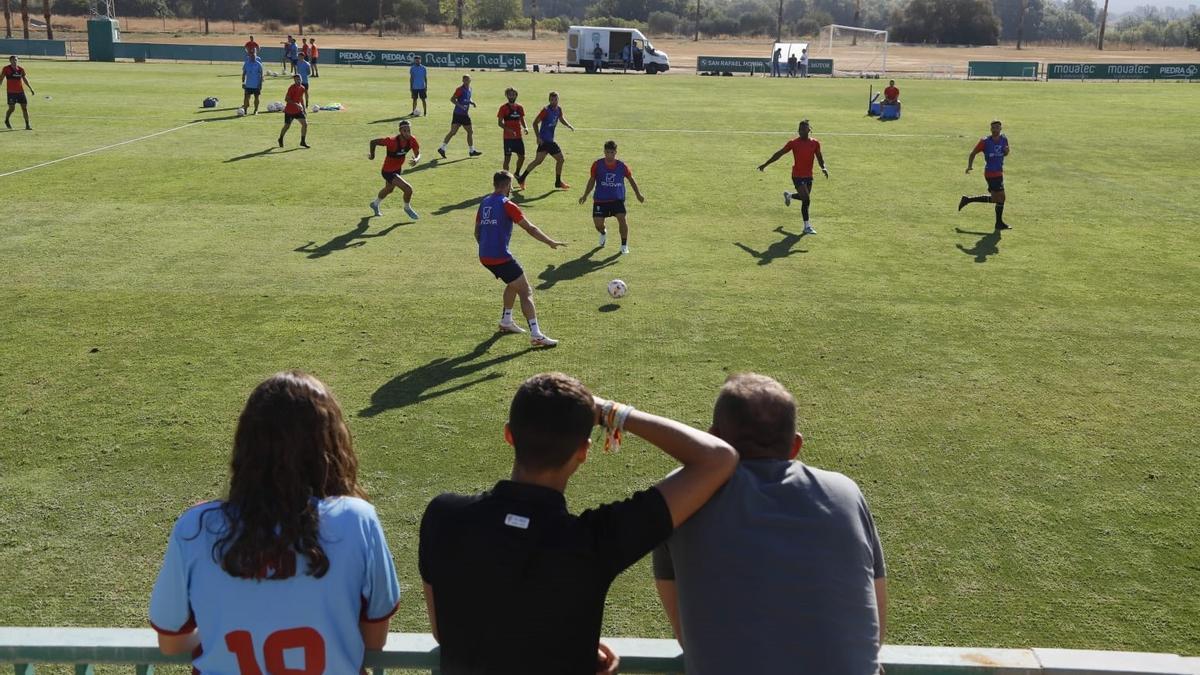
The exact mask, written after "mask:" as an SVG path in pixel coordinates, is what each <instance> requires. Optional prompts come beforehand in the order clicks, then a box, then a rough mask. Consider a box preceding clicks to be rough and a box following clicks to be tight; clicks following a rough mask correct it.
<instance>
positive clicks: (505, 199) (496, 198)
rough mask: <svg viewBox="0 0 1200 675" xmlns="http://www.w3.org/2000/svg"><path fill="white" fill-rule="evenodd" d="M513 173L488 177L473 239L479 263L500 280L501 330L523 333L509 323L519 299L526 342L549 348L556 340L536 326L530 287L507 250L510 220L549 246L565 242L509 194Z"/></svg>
mask: <svg viewBox="0 0 1200 675" xmlns="http://www.w3.org/2000/svg"><path fill="white" fill-rule="evenodd" d="M512 183H513V175H512V174H511V173H509V172H507V171H497V172H496V173H495V174H494V175H493V176H492V189H493V191H492V194H490V195H488V196H487V197H484V198H483V203H481V204H480V205H479V210H478V211H477V212H476V213H475V241H476V242H477V243H478V244H479V262H480V263H481V264H482V265H483V266H484V267H486V268H487V269H488V271H489V272H491V273H492V274H493V275H494V276H495V277H496V278H497V279H499V280H500V281H503V282H504V309H503V311H502V312H501V314H500V331H501V332H502V333H524V332H525V329H524V328H521V327H520V326H518V325H517V324H516V323H515V322H513V318H512V312H513V305H514V304H516V300H517V298H518V297H519V298H520V299H521V313H522V314H524V315H525V320H526V321H528V322H529V335H530V340H529V342H530V344H532V345H533V346H534V347H553V346H554V345H556V344H558V340H555V339H553V338H550V337H548V336H547V335H546V334H545V333H543V332H542V329H541V327H539V326H538V320H537V309H536V308H534V306H533V288H531V287H530V286H529V281H528V280H527V279H526V278H525V270H523V269H521V265H520V263H518V262H517V261H516V259H515V258H513V256H512V253H509V251H508V242H509V240H510V239H511V238H512V229H513V223H516V224H517V225H520V226H521V229H523V230H525V231H526V232H528V233H529V236H531V237H533V238H534V239H537V240H538V241H540V242H542V243H543V244H545V245H547V246H549V247H550V248H558V247H559V246H566V245H567V244H566V242H562V241H555V240H554V239H551V238H550V237H549V236H548V235H546V234H545V233H544V232H542V231H541V230H539V229H538V228H537V226H536V225H534V224H533V223H531V222H529V219H528V218H526V217H525V214H524V213H522V212H521V207H519V206H517V205H516V203H515V202H513V201H512V200H511V199H509V197H511V196H512Z"/></svg>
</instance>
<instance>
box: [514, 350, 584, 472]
mask: <svg viewBox="0 0 1200 675" xmlns="http://www.w3.org/2000/svg"><path fill="white" fill-rule="evenodd" d="M594 423H595V405H594V403H593V400H592V392H590V391H588V388H587V387H585V386H584V385H583V383H582V382H580V381H579V380H576V379H575V378H573V377H571V376H570V375H564V374H563V373H542V374H540V375H534V376H533V377H531V378H529V379H528V380H525V381H524V382H523V383H521V386H520V388H519V389H517V394H516V395H515V396H513V400H512V406H511V407H509V409H508V428H509V430H510V431H511V432H512V437H513V448H514V449H515V450H516V455H517V464H520V465H521V466H522V467H525V468H527V469H533V470H547V469H557V468H559V467H561V466H563V465H564V464H566V463H567V460H569V459H570V458H571V455H573V454H574V453H575V451H576V450H578V449H579V446H580V444H581V443H583V442H584V441H586V440H587V438H588V437H589V436H591V435H592V426H593V425H594Z"/></svg>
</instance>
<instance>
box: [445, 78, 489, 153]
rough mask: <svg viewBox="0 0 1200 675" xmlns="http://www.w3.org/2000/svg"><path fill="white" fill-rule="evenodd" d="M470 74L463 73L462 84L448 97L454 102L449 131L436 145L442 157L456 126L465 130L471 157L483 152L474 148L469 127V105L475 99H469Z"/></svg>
mask: <svg viewBox="0 0 1200 675" xmlns="http://www.w3.org/2000/svg"><path fill="white" fill-rule="evenodd" d="M471 94H472V92H471V76H470V75H463V77H462V86H461V87H459V88H457V89H455V90H454V94H453V95H452V96H451V97H450V102H451V103H453V104H454V116H453V117H452V118H450V132H449V133H447V134H446V137H445V138H443V139H442V144H441V145H440V146H439V147H438V154H439V155H441V156H442V159H446V146H447V145H449V144H450V139H451V138H454V134H457V133H458V128H459V127H463V128H464V129H466V130H467V154H468V155H470V156H471V157H478V156H480V155H482V154H483V153H482V152H480V151H478V150H476V149H475V132H474V130H473V129H472V128H471V106H473V105H475V101H472V100H471Z"/></svg>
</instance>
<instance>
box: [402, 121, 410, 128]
mask: <svg viewBox="0 0 1200 675" xmlns="http://www.w3.org/2000/svg"><path fill="white" fill-rule="evenodd" d="M400 126H402V127H409V128H410V129H411V128H412V124H410V123H409V121H408V120H400Z"/></svg>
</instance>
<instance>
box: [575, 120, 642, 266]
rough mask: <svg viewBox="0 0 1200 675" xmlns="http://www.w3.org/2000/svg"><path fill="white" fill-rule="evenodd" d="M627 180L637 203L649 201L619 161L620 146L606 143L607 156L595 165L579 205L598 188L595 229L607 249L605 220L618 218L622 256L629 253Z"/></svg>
mask: <svg viewBox="0 0 1200 675" xmlns="http://www.w3.org/2000/svg"><path fill="white" fill-rule="evenodd" d="M627 180H628V181H629V186H630V187H632V188H633V194H635V195H637V199H638V201H639V202H644V201H646V198H645V197H643V196H642V191H641V190H639V189H638V184H637V181H635V180H634V179H633V172H632V171H630V170H629V167H628V166H626V165H625V162H622V161H621V160H619V159H617V142H616V141H606V142H605V143H604V156H603V157H601V158H600V159H598V160H596V161H595V162H592V170H591V176H589V177H588V182H587V187H586V188H584V189H583V196H581V197H580V198H579V203H580V204H582V203H584V202H585V201H587V198H588V195H589V194H591V192H592V188H593V187H594V188H596V198H595V199H594V200H593V203H592V223H593V224H594V225H595V226H596V231H597V232H599V233H600V243H599V244H598V246H599V247H600V248H604V244H605V243H606V242H607V241H608V230H607V229H606V228H605V227H604V219H605V218H608V217H609V216H616V218H617V225H619V226H620V228H621V255H625V254H627V253H629V224H628V223H626V222H625V181H627Z"/></svg>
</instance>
